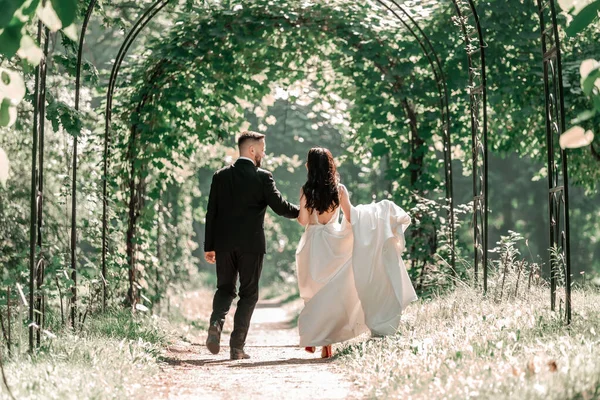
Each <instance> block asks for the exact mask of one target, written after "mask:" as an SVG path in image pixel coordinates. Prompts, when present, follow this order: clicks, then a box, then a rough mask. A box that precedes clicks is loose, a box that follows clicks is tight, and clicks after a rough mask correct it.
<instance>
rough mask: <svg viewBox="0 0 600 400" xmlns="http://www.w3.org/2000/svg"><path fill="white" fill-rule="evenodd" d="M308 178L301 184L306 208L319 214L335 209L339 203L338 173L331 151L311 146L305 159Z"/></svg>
mask: <svg viewBox="0 0 600 400" xmlns="http://www.w3.org/2000/svg"><path fill="white" fill-rule="evenodd" d="M306 167H307V169H308V179H307V180H306V183H305V184H304V185H303V186H302V191H303V192H304V196H305V197H306V209H307V210H308V211H309V212H312V211H313V210H316V211H317V212H318V213H319V214H322V213H324V212H329V211H333V210H335V209H336V208H337V207H339V205H340V196H339V193H338V182H339V175H338V173H337V168H336V167H335V162H334V161H333V156H332V155H331V152H330V151H329V150H327V149H326V148H323V147H313V148H312V149H310V150H309V151H308V158H307V160H306Z"/></svg>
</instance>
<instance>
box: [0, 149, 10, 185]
mask: <svg viewBox="0 0 600 400" xmlns="http://www.w3.org/2000/svg"><path fill="white" fill-rule="evenodd" d="M9 172H10V163H9V161H8V156H7V155H6V152H5V151H4V150H3V149H2V147H0V183H2V184H3V185H6V181H7V180H8V174H9Z"/></svg>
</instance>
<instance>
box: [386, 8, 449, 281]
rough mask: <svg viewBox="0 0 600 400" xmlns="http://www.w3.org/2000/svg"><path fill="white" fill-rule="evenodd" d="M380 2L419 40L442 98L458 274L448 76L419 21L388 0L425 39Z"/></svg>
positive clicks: (447, 174)
mask: <svg viewBox="0 0 600 400" xmlns="http://www.w3.org/2000/svg"><path fill="white" fill-rule="evenodd" d="M376 1H377V2H378V3H379V4H381V5H383V6H384V7H385V8H386V9H387V10H388V11H389V12H390V13H392V14H393V15H394V16H395V17H396V18H397V19H398V20H399V21H400V22H401V23H402V25H404V27H405V28H406V29H407V30H408V31H409V32H410V33H411V35H412V36H413V37H414V38H415V39H416V40H417V42H418V43H419V46H420V47H421V50H423V54H425V56H426V57H427V60H428V61H429V65H430V66H431V70H432V71H433V75H434V78H435V83H436V85H437V89H438V93H439V100H440V113H441V119H442V137H443V139H444V173H445V179H446V201H447V203H448V207H449V210H448V220H449V221H450V231H449V232H450V234H449V238H448V241H449V242H450V247H451V249H450V250H451V251H450V265H451V267H452V273H453V274H454V275H456V251H455V239H454V235H455V230H454V226H455V218H454V190H453V183H452V156H451V150H452V140H451V138H450V111H449V109H448V87H447V85H446V77H445V76H444V70H443V68H442V64H441V62H440V58H439V57H438V55H437V52H436V51H435V49H434V48H433V45H432V44H431V41H430V40H429V37H428V36H427V35H426V34H425V32H423V30H422V29H421V27H420V26H419V24H418V23H417V21H415V19H414V18H413V17H412V16H411V15H410V14H409V13H408V12H407V11H406V10H405V9H404V7H402V6H401V5H400V4H398V2H397V1H396V0H388V1H390V2H391V3H393V4H394V5H395V6H396V7H397V8H398V9H399V10H400V11H401V12H402V13H403V14H404V15H405V16H406V17H407V18H408V19H409V20H410V22H411V23H412V24H413V25H414V26H415V28H416V29H417V31H418V32H419V33H420V34H421V35H422V37H423V40H421V39H419V36H418V35H417V33H416V32H415V31H414V30H413V29H412V28H411V27H410V26H409V25H408V24H407V23H406V21H404V19H403V18H402V17H401V16H400V15H398V13H397V12H396V11H394V10H393V9H392V8H391V7H390V6H389V5H387V4H386V3H384V2H383V1H382V0H376Z"/></svg>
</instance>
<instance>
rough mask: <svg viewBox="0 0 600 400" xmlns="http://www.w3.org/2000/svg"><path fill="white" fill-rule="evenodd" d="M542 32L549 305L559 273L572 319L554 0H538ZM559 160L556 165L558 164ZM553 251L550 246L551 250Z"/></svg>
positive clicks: (562, 111) (568, 319) (562, 112)
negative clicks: (559, 141)
mask: <svg viewBox="0 0 600 400" xmlns="http://www.w3.org/2000/svg"><path fill="white" fill-rule="evenodd" d="M537 6H538V16H539V18H540V32H541V36H542V38H541V39H542V40H541V42H542V60H543V61H542V62H543V65H544V94H545V104H546V113H545V120H546V145H547V151H548V186H549V192H548V212H549V221H550V225H549V230H550V247H551V248H553V249H556V254H555V255H552V254H551V256H550V305H551V309H552V310H553V311H554V309H555V308H556V281H557V276H558V275H559V273H563V274H564V279H565V283H564V284H565V320H566V322H567V323H571V244H570V241H569V182H568V174H567V152H566V151H565V150H564V149H561V148H560V147H558V146H557V144H558V139H559V137H560V135H561V134H562V133H563V132H564V131H565V102H564V96H563V82H562V64H561V54H560V53H561V51H560V38H559V35H558V24H557V22H556V5H555V2H554V0H549V1H545V2H543V1H542V0H537ZM558 163H560V167H559V165H557V164H558ZM551 252H552V250H551Z"/></svg>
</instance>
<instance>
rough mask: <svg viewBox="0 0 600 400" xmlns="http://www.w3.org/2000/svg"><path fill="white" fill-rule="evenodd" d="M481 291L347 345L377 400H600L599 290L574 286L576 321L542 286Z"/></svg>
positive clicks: (409, 314)
mask: <svg viewBox="0 0 600 400" xmlns="http://www.w3.org/2000/svg"><path fill="white" fill-rule="evenodd" d="M490 292H491V294H490V296H488V298H484V297H483V296H482V294H481V293H480V292H479V291H477V290H475V289H472V288H468V287H462V288H459V289H457V290H456V291H455V292H453V293H450V294H446V295H444V296H441V297H437V298H433V299H431V300H426V301H420V302H417V303H413V304H412V305H411V306H409V307H408V309H407V310H406V311H405V314H404V315H403V322H402V324H401V327H400V330H399V332H398V334H397V335H395V336H392V337H386V338H383V339H371V340H368V341H366V342H363V343H359V344H352V345H346V346H345V347H344V348H343V349H342V352H341V354H342V356H341V362H342V363H343V364H344V365H345V366H346V367H347V370H348V372H349V373H350V375H351V376H352V378H353V379H354V380H355V382H356V383H357V384H358V385H359V386H360V387H361V388H362V390H363V393H364V395H365V396H366V397H369V398H379V397H381V398H388V397H393V398H411V399H467V398H481V399H561V400H563V399H596V398H600V336H599V335H600V292H599V291H598V290H597V289H595V288H592V287H588V288H587V289H585V290H584V289H577V290H574V292H573V310H574V313H573V322H572V324H571V326H570V327H566V326H565V325H564V323H563V322H562V321H561V319H560V317H559V316H558V315H559V314H558V313H555V312H552V311H550V307H549V303H550V300H549V298H550V290H549V289H548V288H546V287H544V286H540V285H536V286H534V287H531V289H530V290H528V291H526V292H524V293H523V294H520V295H519V296H513V297H512V298H511V297H509V298H506V299H502V300H499V299H498V297H497V296H496V298H494V296H493V291H492V290H490Z"/></svg>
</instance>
